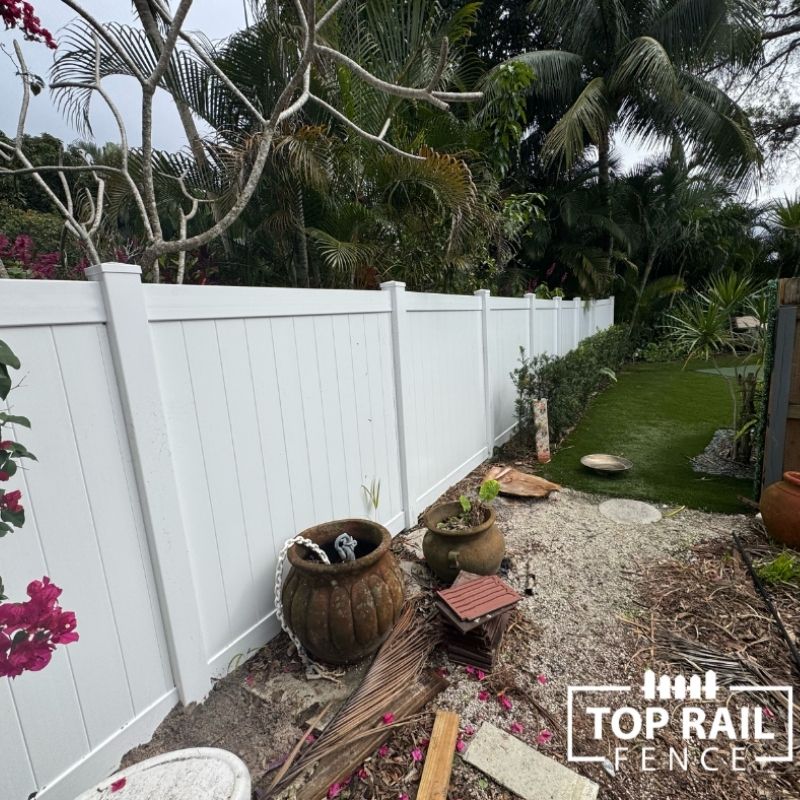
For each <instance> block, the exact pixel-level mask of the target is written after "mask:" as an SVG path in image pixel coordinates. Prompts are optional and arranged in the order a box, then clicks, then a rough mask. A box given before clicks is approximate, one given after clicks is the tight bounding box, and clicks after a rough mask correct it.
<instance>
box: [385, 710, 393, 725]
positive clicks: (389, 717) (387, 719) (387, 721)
mask: <svg viewBox="0 0 800 800" xmlns="http://www.w3.org/2000/svg"><path fill="white" fill-rule="evenodd" d="M393 722H394V714H392V713H391V712H389V713H388V714H384V715H383V724H384V725H391V724H392V723H393Z"/></svg>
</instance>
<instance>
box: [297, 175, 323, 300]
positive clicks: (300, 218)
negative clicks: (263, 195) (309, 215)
mask: <svg viewBox="0 0 800 800" xmlns="http://www.w3.org/2000/svg"><path fill="white" fill-rule="evenodd" d="M294 200H295V202H294V213H295V216H296V218H297V231H296V235H297V255H298V261H299V268H298V270H297V282H298V284H299V285H300V286H304V287H306V288H307V287H308V240H307V239H306V213H305V207H304V206H303V190H302V189H301V188H300V186H297V187H296V188H295V193H294ZM315 277H316V278H317V285H319V276H315Z"/></svg>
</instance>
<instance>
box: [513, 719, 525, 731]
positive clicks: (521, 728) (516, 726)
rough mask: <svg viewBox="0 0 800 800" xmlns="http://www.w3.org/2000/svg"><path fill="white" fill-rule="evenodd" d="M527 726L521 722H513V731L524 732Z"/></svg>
mask: <svg viewBox="0 0 800 800" xmlns="http://www.w3.org/2000/svg"><path fill="white" fill-rule="evenodd" d="M524 731H525V726H524V725H523V724H522V723H521V722H513V723H512V724H511V733H523V732H524Z"/></svg>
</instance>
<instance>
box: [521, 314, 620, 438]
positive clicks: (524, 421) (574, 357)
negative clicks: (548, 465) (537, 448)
mask: <svg viewBox="0 0 800 800" xmlns="http://www.w3.org/2000/svg"><path fill="white" fill-rule="evenodd" d="M629 350H630V330H629V328H628V327H627V326H626V325H614V326H613V327H611V328H608V329H607V330H604V331H601V332H600V333H596V334H595V335H594V336H590V337H589V338H588V339H584V340H583V341H582V342H581V343H580V344H579V345H578V347H577V348H575V350H572V351H571V352H569V353H567V355H565V356H560V357H558V356H549V355H541V356H533V357H532V358H526V357H525V351H524V350H523V349H522V348H520V366H519V367H517V369H515V370H514V371H513V372H512V373H511V378H512V380H513V381H514V385H515V386H516V387H517V400H516V410H517V419H518V420H519V429H520V431H521V432H522V433H523V434H529V435H532V434H533V402H534V400H538V399H540V398H546V399H547V411H548V419H549V422H550V439H551V441H552V442H553V443H558V442H559V441H560V440H561V439H562V438H563V437H564V435H565V434H566V433H567V432H568V431H569V430H570V429H571V428H573V427H574V426H575V424H576V423H577V422H578V420H579V419H580V418H581V415H582V414H583V412H584V410H585V409H586V404H587V402H588V401H589V398H590V397H591V396H592V395H593V394H595V393H596V392H598V391H599V390H600V389H603V388H604V387H605V386H607V385H608V383H609V381H611V380H613V379H614V378H613V375H614V370H616V369H618V368H619V367H620V366H621V365H622V363H623V362H624V361H625V359H626V358H627V356H628V353H629Z"/></svg>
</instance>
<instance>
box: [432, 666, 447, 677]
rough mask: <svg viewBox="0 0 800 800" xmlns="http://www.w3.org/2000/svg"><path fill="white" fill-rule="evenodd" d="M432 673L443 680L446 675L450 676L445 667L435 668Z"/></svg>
mask: <svg viewBox="0 0 800 800" xmlns="http://www.w3.org/2000/svg"><path fill="white" fill-rule="evenodd" d="M434 672H435V673H436V674H437V675H438V676H439V677H440V678H444V677H445V676H446V675H449V674H450V670H449V669H447V667H436V669H435V670H434Z"/></svg>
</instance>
